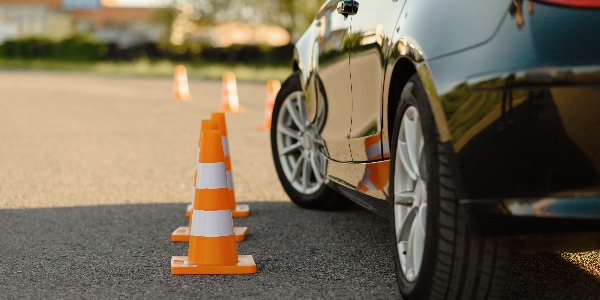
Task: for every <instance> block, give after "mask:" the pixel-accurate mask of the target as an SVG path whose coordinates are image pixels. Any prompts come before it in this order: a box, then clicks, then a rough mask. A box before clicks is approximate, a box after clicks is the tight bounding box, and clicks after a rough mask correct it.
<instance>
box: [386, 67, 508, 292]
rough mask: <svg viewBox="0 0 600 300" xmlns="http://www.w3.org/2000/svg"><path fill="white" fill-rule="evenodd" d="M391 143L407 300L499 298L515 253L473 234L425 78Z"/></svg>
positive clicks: (393, 206) (406, 94) (406, 98)
mask: <svg viewBox="0 0 600 300" xmlns="http://www.w3.org/2000/svg"><path fill="white" fill-rule="evenodd" d="M392 141H393V142H392V148H391V150H392V158H391V169H390V177H391V178H390V183H391V184H390V189H391V191H390V200H389V202H390V222H391V230H392V234H391V238H392V252H393V256H394V261H395V269H396V278H397V281H398V286H399V288H400V292H401V294H402V295H403V296H404V297H405V298H407V299H495V298H500V297H501V296H502V291H503V287H504V281H505V277H506V271H507V269H508V264H509V257H510V251H509V248H507V247H506V246H505V245H503V244H501V243H500V242H498V241H492V240H483V239H478V238H476V237H474V236H473V235H472V234H471V233H470V231H469V229H468V228H467V224H466V221H465V219H466V216H465V215H464V213H463V212H462V211H460V210H459V209H458V201H457V198H456V194H455V188H454V181H453V176H452V171H451V168H450V166H449V163H448V155H447V153H446V151H445V150H444V149H445V147H444V145H443V144H442V143H441V141H440V140H439V137H438V133H437V128H436V126H435V122H434V119H433V114H432V112H431V109H430V107H429V101H428V98H427V95H426V93H425V91H424V89H423V86H422V84H421V81H420V80H419V77H418V75H414V76H413V77H412V78H411V79H410V80H409V81H408V83H407V84H406V85H405V87H404V89H403V91H402V95H401V97H400V102H399V105H398V109H397V112H396V117H395V123H394V128H393V136H392Z"/></svg>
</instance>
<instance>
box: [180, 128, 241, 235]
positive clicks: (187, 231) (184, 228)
mask: <svg viewBox="0 0 600 300" xmlns="http://www.w3.org/2000/svg"><path fill="white" fill-rule="evenodd" d="M218 127H219V126H218V122H217V121H215V120H202V124H201V126H200V137H201V136H202V132H204V131H206V130H218ZM200 137H199V138H198V160H199V159H200V145H201V140H200ZM209 176H210V175H209ZM197 184H198V168H196V175H195V176H194V187H197V186H198V185H197ZM194 198H195V197H194ZM194 198H192V204H191V205H189V206H188V211H189V212H188V211H186V215H188V214H190V215H191V212H192V209H191V208H192V207H193V205H194V201H195V199H194ZM191 227H192V219H191V218H190V220H189V225H188V226H180V227H179V228H177V229H175V231H173V233H171V241H172V242H188V241H189V240H190V228H191ZM233 232H234V235H235V240H236V241H237V242H242V241H244V240H245V239H246V236H247V235H248V227H234V228H233Z"/></svg>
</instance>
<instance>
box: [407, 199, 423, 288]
mask: <svg viewBox="0 0 600 300" xmlns="http://www.w3.org/2000/svg"><path fill="white" fill-rule="evenodd" d="M424 208H425V209H419V213H418V214H417V216H416V217H415V219H414V220H413V224H412V228H411V235H410V241H409V244H410V245H412V249H410V250H409V251H412V253H413V255H412V259H413V267H414V275H415V276H417V275H418V272H419V269H420V267H421V262H422V260H423V255H422V253H423V248H424V246H425V245H424V244H425V228H424V227H423V224H422V222H423V220H422V219H423V218H424V217H423V214H425V213H426V208H427V206H425V207H424Z"/></svg>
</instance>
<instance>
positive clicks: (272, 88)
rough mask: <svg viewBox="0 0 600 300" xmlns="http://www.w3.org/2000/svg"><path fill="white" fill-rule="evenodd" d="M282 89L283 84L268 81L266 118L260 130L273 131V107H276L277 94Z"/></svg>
mask: <svg viewBox="0 0 600 300" xmlns="http://www.w3.org/2000/svg"><path fill="white" fill-rule="evenodd" d="M280 89H281V83H280V82H279V80H276V79H271V80H269V81H267V100H266V101H265V117H264V119H263V124H262V125H261V126H260V127H259V128H258V129H259V130H269V129H271V119H272V118H273V107H275V98H276V97H277V93H279V90H280Z"/></svg>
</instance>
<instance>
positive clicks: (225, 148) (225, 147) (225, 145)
mask: <svg viewBox="0 0 600 300" xmlns="http://www.w3.org/2000/svg"><path fill="white" fill-rule="evenodd" d="M221 143H222V144H223V155H224V156H229V142H228V141H227V137H226V136H223V137H221Z"/></svg>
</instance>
